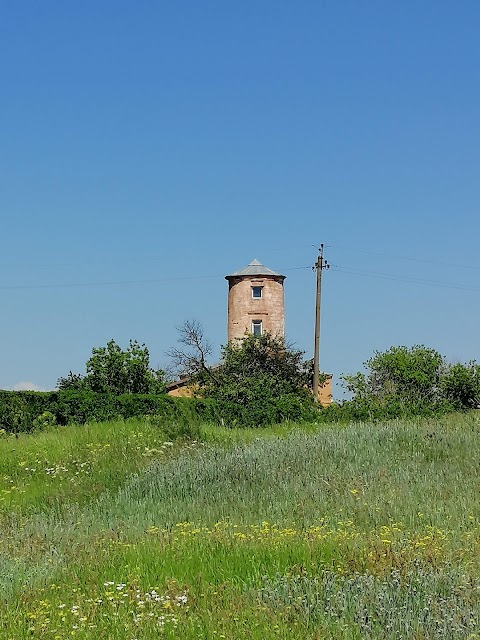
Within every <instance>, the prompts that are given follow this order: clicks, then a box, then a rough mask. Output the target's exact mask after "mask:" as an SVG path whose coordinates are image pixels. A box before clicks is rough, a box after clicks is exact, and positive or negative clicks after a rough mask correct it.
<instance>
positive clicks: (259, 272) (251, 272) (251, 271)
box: [225, 260, 285, 279]
mask: <svg viewBox="0 0 480 640" xmlns="http://www.w3.org/2000/svg"><path fill="white" fill-rule="evenodd" d="M242 276H277V277H278V278H285V276H282V275H281V274H280V273H277V272H276V271H272V270H271V269H269V268H268V267H266V266H265V265H263V264H262V263H261V262H259V261H258V260H252V261H251V262H250V264H248V265H247V266H246V267H245V268H244V269H240V271H235V272H234V273H232V274H231V275H229V276H225V278H227V279H228V278H237V277H242Z"/></svg>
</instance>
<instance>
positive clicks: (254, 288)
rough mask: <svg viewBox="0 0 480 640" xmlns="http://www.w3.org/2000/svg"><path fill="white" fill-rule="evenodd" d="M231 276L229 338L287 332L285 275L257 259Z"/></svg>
mask: <svg viewBox="0 0 480 640" xmlns="http://www.w3.org/2000/svg"><path fill="white" fill-rule="evenodd" d="M225 279H226V280H228V341H229V342H230V340H234V339H235V338H243V337H244V336H245V333H253V334H254V335H262V334H263V333H265V332H268V333H271V334H272V335H275V336H280V337H282V338H283V337H284V336H285V302H284V293H283V281H284V280H285V276H282V275H280V274H279V273H276V272H275V271H272V270H271V269H269V268H268V267H265V266H264V265H263V264H261V263H260V262H258V260H253V261H252V262H250V264H249V265H247V266H246V267H245V269H241V270H240V271H235V273H232V275H230V276H225Z"/></svg>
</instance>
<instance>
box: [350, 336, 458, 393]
mask: <svg viewBox="0 0 480 640" xmlns="http://www.w3.org/2000/svg"><path fill="white" fill-rule="evenodd" d="M364 365H365V367H366V368H367V370H368V371H367V374H365V373H362V372H359V373H356V374H355V375H351V376H342V380H343V382H344V386H345V387H346V389H347V390H348V391H350V392H351V393H352V394H353V397H354V399H362V400H363V399H367V398H370V399H376V400H377V401H378V402H380V403H382V402H388V401H389V400H391V399H392V398H396V399H400V400H402V401H403V402H405V403H418V402H427V403H432V402H435V401H436V400H438V398H439V397H440V395H441V394H440V378H441V375H442V373H443V371H444V370H445V366H446V365H445V360H444V358H443V356H442V355H440V353H438V351H435V349H430V348H428V347H425V346H423V345H415V346H413V347H411V348H408V347H403V346H402V347H391V348H390V349H389V350H388V351H385V352H383V353H381V352H379V351H375V353H374V355H373V357H372V358H370V359H369V360H367V362H365V363H364Z"/></svg>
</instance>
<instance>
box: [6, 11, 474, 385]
mask: <svg viewBox="0 0 480 640" xmlns="http://www.w3.org/2000/svg"><path fill="white" fill-rule="evenodd" d="M479 24H480V4H479V3H478V1H477V0H471V1H469V0H462V1H460V2H452V1H449V2H446V1H442V0H437V1H436V2H431V1H430V0H428V1H425V0H424V1H421V0H420V1H419V0H415V1H413V0H407V1H405V2H385V1H384V0H382V1H376V0H366V1H365V2H357V1H356V0H350V1H347V0H335V1H334V0H331V1H322V0H315V1H313V0H312V1H307V0H298V1H296V2H292V1H289V2H286V1H282V0H260V1H259V0H256V1H244V2H233V1H229V0H217V1H215V2H213V1H208V0H204V1H201V2H198V0H195V1H194V0H188V1H187V0H184V1H182V0H178V1H174V2H173V1H170V2H163V1H153V0H152V1H149V2H147V1H142V0H137V1H136V2H131V1H129V2H126V1H124V0H115V1H114V0H110V1H108V2H107V1H105V0H95V2H93V1H91V0H84V1H83V2H65V1H60V0H44V1H43V2H38V1H36V2H34V1H33V0H24V1H22V0H20V1H18V0H15V1H14V0H4V2H2V6H1V9H0V55H1V61H2V62H1V71H0V74H1V75H0V92H1V93H0V95H1V100H0V134H1V135H0V216H1V227H0V228H1V237H2V242H1V253H0V296H1V300H2V303H1V309H2V312H1V315H0V323H1V324H0V327H1V331H0V341H1V342H0V344H1V347H0V388H14V387H15V386H17V388H20V387H27V386H32V385H36V386H37V387H38V388H42V389H51V388H54V387H55V384H56V380H57V378H58V377H59V376H63V375H65V374H67V373H68V371H69V370H73V371H77V372H83V371H84V364H85V362H86V360H87V358H88V357H89V355H90V352H91V349H92V347H94V346H100V345H104V344H105V343H106V342H107V340H109V339H110V338H114V339H115V340H116V341H117V342H118V343H119V344H121V345H122V346H124V347H126V346H127V345H128V341H129V339H130V338H135V339H137V340H139V341H140V342H145V343H146V344H147V346H148V347H149V349H150V352H151V359H152V364H153V365H154V366H162V365H164V364H166V361H167V359H166V356H165V351H167V350H168V349H169V347H171V346H172V345H174V344H175V343H176V339H177V333H176V330H175V327H176V326H178V325H180V324H181V323H182V322H183V321H184V320H185V319H189V318H196V319H198V320H199V321H201V322H202V323H203V325H204V327H205V331H206V333H207V335H208V336H209V337H210V339H211V341H212V342H213V343H214V344H215V345H216V346H217V348H218V347H219V345H220V344H222V343H224V342H225V341H226V308H227V283H226V281H225V280H224V276H225V275H226V274H228V273H231V272H232V271H234V270H237V269H240V268H242V267H244V266H245V265H246V264H247V263H248V262H250V261H251V260H252V259H253V258H257V259H258V260H260V261H261V262H263V263H264V264H266V265H267V266H268V267H270V268H271V269H274V270H276V271H280V272H282V273H284V274H285V275H286V276H287V279H286V281H285V293H286V327H287V338H288V339H289V340H291V341H292V342H294V343H295V344H296V345H297V346H298V347H299V348H302V349H305V350H306V351H307V354H308V355H309V356H311V355H312V348H313V330H314V326H313V324H314V293H315V275H314V273H313V272H312V271H311V269H310V266H311V265H312V264H313V263H314V261H315V258H316V250H315V247H314V245H318V244H319V243H320V242H323V243H325V244H326V245H327V249H326V257H327V258H328V260H329V262H331V264H332V265H333V266H332V269H330V271H328V272H326V273H325V277H324V288H323V297H322V307H323V308H322V347H321V367H322V368H323V369H324V370H327V371H330V372H333V373H334V375H335V376H336V378H337V380H338V375H339V374H340V373H341V372H345V373H347V372H352V371H356V370H359V369H360V368H361V366H362V362H363V361H364V360H365V359H367V358H368V357H369V356H370V355H371V354H372V352H373V351H374V350H375V349H379V350H383V349H385V348H388V347H389V346H391V345H399V344H404V345H408V346H410V345H413V344H426V345H428V346H432V347H435V348H437V349H438V350H440V351H441V352H442V353H443V354H445V355H446V356H447V357H448V358H449V359H450V360H469V359H472V358H476V359H479V360H480V345H479V340H478V333H479V331H478V325H479V316H480V255H479V241H480V216H479V213H480V179H479V178H480V175H479V170H480V82H479V69H480V64H479V63H480V45H479V37H478V33H479V31H478V30H479ZM299 267H303V268H299ZM336 393H337V394H338V391H336Z"/></svg>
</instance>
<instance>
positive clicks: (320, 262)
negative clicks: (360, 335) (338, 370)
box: [312, 244, 330, 402]
mask: <svg viewBox="0 0 480 640" xmlns="http://www.w3.org/2000/svg"><path fill="white" fill-rule="evenodd" d="M318 251H319V255H318V258H317V262H316V263H315V265H314V266H313V267H312V269H313V271H316V272H317V295H316V298H315V347H314V351H313V397H314V398H315V402H318V381H319V377H320V304H321V301H322V271H323V270H324V269H330V265H329V264H328V262H327V261H326V260H325V259H324V257H323V244H321V245H320V248H319V250H318Z"/></svg>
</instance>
